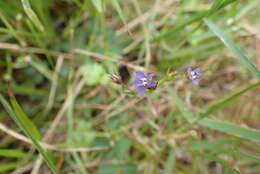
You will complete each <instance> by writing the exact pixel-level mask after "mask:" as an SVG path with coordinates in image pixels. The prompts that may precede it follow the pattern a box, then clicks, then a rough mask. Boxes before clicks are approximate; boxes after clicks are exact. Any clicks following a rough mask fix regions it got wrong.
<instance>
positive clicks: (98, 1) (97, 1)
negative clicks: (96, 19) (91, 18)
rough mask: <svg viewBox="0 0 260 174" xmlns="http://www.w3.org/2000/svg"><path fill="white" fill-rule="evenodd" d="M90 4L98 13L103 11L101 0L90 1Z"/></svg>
mask: <svg viewBox="0 0 260 174" xmlns="http://www.w3.org/2000/svg"><path fill="white" fill-rule="evenodd" d="M92 3H93V5H94V6H95V8H96V9H97V11H98V12H99V13H101V12H102V11H103V0H92Z"/></svg>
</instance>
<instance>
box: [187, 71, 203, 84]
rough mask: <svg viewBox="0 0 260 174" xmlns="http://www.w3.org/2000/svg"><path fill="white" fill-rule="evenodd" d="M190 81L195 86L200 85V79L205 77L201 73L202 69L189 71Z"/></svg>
mask: <svg viewBox="0 0 260 174" xmlns="http://www.w3.org/2000/svg"><path fill="white" fill-rule="evenodd" d="M187 72H188V75H189V79H190V80H191V81H192V83H193V84H194V85H199V81H198V79H199V78H200V77H202V76H203V74H202V73H200V68H196V69H194V70H192V69H191V68H188V69H187Z"/></svg>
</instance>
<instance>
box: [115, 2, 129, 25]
mask: <svg viewBox="0 0 260 174" xmlns="http://www.w3.org/2000/svg"><path fill="white" fill-rule="evenodd" d="M112 5H113V6H114V8H115V9H116V11H117V13H118V14H119V17H120V19H121V20H122V22H123V23H124V24H125V25H126V20H125V16H124V13H123V11H122V9H121V7H120V4H119V2H118V0H112Z"/></svg>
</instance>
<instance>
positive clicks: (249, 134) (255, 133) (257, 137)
mask: <svg viewBox="0 0 260 174" xmlns="http://www.w3.org/2000/svg"><path fill="white" fill-rule="evenodd" d="M199 124H201V125H203V126H205V127H207V128H209V129H213V130H216V131H220V132H224V133H227V134H230V135H234V136H237V137H241V138H244V139H248V140H253V141H257V142H260V131H259V130H256V129H252V128H247V127H242V126H238V125H236V124H232V123H228V122H224V121H219V120H213V119H208V118H204V119H203V120H200V121H199Z"/></svg>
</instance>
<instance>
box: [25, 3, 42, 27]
mask: <svg viewBox="0 0 260 174" xmlns="http://www.w3.org/2000/svg"><path fill="white" fill-rule="evenodd" d="M21 2H22V4H23V8H24V11H25V13H26V14H27V16H28V17H29V18H30V19H31V21H32V22H33V23H34V25H35V26H36V28H38V29H39V30H40V31H42V32H43V31H44V27H43V25H42V24H41V22H40V20H39V18H38V17H37V15H36V14H35V12H34V11H33V9H32V7H31V5H30V2H29V0H21Z"/></svg>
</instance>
